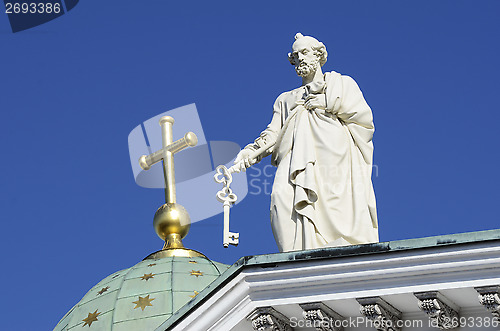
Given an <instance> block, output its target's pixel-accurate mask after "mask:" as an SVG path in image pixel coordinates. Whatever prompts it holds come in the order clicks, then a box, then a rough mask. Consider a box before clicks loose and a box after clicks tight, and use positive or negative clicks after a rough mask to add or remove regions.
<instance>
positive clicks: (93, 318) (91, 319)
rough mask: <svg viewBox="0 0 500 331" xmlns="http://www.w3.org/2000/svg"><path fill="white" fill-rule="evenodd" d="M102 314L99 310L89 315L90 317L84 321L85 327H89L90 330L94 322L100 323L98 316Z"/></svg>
mask: <svg viewBox="0 0 500 331" xmlns="http://www.w3.org/2000/svg"><path fill="white" fill-rule="evenodd" d="M100 314H101V313H99V312H97V309H96V310H95V312H93V313H89V316H87V318H84V319H83V320H82V321H84V322H85V324H83V326H85V325H88V326H89V328H90V326H91V325H92V323H93V322H95V321H98V319H97V316H99V315H100Z"/></svg>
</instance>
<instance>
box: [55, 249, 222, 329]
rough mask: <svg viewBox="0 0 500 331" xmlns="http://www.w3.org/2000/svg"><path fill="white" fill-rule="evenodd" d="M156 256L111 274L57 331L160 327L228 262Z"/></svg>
mask: <svg viewBox="0 0 500 331" xmlns="http://www.w3.org/2000/svg"><path fill="white" fill-rule="evenodd" d="M199 255H200V256H195V257H184V256H167V257H162V258H154V257H157V256H158V255H155V254H152V255H151V256H150V257H148V258H146V259H144V260H143V261H141V262H139V263H137V264H136V265H135V266H133V267H131V268H128V269H124V270H121V271H118V272H115V273H114V274H112V275H110V276H108V277H106V278H105V279H103V280H102V281H101V282H100V283H98V284H97V285H96V286H94V287H93V288H92V289H90V291H88V293H87V294H86V295H85V296H84V297H83V298H82V300H81V301H80V302H78V303H77V304H76V305H75V306H74V307H73V308H72V309H71V310H70V311H69V312H68V313H67V314H66V315H65V316H64V317H63V318H62V319H61V321H60V322H59V323H58V324H57V326H56V327H55V329H54V330H55V331H62V330H81V329H82V326H83V327H85V328H87V327H89V328H90V329H93V330H113V331H118V330H127V331H130V330H145V331H147V330H155V329H156V328H157V327H158V326H160V324H162V323H163V322H165V321H166V320H167V319H168V318H169V317H170V316H172V314H173V313H174V312H175V311H177V310H178V309H179V308H181V307H182V306H183V305H185V304H186V303H187V302H188V301H190V300H191V299H193V298H194V297H195V296H196V295H197V294H198V293H199V292H201V291H202V290H203V289H204V288H205V287H207V286H208V285H209V284H210V283H211V282H213V281H214V280H215V279H216V278H217V277H219V276H220V275H221V274H222V273H223V272H224V271H225V270H226V269H227V268H228V266H227V265H225V264H222V263H218V262H213V261H210V260H209V259H208V258H206V257H204V256H202V254H199Z"/></svg>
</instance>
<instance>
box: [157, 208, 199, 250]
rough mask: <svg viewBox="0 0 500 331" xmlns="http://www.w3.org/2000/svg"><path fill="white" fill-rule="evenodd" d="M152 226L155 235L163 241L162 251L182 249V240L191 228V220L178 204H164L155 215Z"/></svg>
mask: <svg viewBox="0 0 500 331" xmlns="http://www.w3.org/2000/svg"><path fill="white" fill-rule="evenodd" d="M153 226H154V228H155V231H156V234H158V236H159V237H160V238H161V239H163V240H164V241H165V246H164V248H163V249H170V248H183V247H184V245H183V244H182V240H181V239H182V238H184V237H185V236H186V235H187V234H188V232H189V228H190V227H191V218H190V217H189V214H188V212H187V211H186V209H185V208H184V207H183V206H181V205H180V204H178V203H165V204H164V205H162V206H161V207H160V208H158V210H157V211H156V213H155V216H154V219H153Z"/></svg>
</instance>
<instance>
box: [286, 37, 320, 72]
mask: <svg viewBox="0 0 500 331" xmlns="http://www.w3.org/2000/svg"><path fill="white" fill-rule="evenodd" d="M299 38H308V39H311V41H313V43H314V44H313V45H312V46H311V48H312V49H313V51H314V55H316V56H317V57H318V59H319V64H320V65H321V66H323V65H324V64H325V63H326V60H327V58H328V52H327V51H326V46H325V45H324V44H323V43H322V42H320V41H318V39H316V38H314V37H310V36H304V35H302V33H300V32H299V33H297V34H296V35H295V40H297V39H299ZM288 61H290V64H291V65H295V58H294V56H293V54H292V53H288Z"/></svg>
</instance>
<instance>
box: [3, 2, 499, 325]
mask: <svg viewBox="0 0 500 331" xmlns="http://www.w3.org/2000/svg"><path fill="white" fill-rule="evenodd" d="M499 13H500V2H499V1H480V2H478V1H404V2H402V1H371V0H369V1H349V2H347V1H343V2H340V1H316V2H305V1H276V2H274V1H262V2H259V1H253V2H244V4H243V2H237V1H231V2H229V1H228V2H225V3H221V2H208V1H198V2H197V1H186V2H183V4H181V2H176V3H175V4H174V3H173V2H172V1H165V0H151V1H146V2H144V1H142V2H141V1H129V0H127V1H124V0H120V1H117V0H108V1H82V2H80V4H78V5H77V6H76V7H75V8H74V9H73V10H72V11H70V12H69V13H68V14H66V15H63V16H62V17H60V18H58V19H56V20H54V21H51V22H49V23H47V24H44V25H41V26H39V27H36V28H33V29H30V30H26V31H24V32H19V33H15V34H13V33H12V32H11V31H10V27H9V23H8V20H7V17H6V15H5V14H4V13H2V14H0V45H1V55H0V56H1V57H0V59H1V66H2V71H1V80H0V84H1V85H0V110H1V123H2V129H1V130H0V144H1V158H2V162H0V170H1V171H0V174H1V182H0V188H1V189H0V194H1V197H0V210H1V214H0V215H1V219H2V231H1V233H2V234H1V236H2V240H1V241H0V251H1V254H2V264H3V266H2V272H1V273H0V280H1V284H2V298H3V299H2V300H1V301H0V307H1V311H2V315H3V316H4V317H3V318H2V325H1V326H0V328H2V329H4V330H30V331H31V330H50V329H52V328H53V327H54V326H55V324H56V323H57V322H58V321H59V319H60V318H61V317H62V316H63V315H64V314H65V313H66V312H67V311H68V310H69V309H70V308H71V307H72V306H73V305H74V304H75V303H76V302H77V301H78V300H80V298H81V297H83V295H84V294H85V293H86V291H87V290H89V289H90V288H91V287H92V286H93V285H95V284H96V283H97V282H98V281H100V280H101V279H102V278H104V277H105V276H107V275H109V274H111V273H113V272H114V271H117V270H120V269H124V268H128V267H130V266H132V265H134V264H135V263H137V262H139V261H140V260H141V259H142V258H143V257H145V256H146V255H148V254H149V253H151V252H153V251H156V250H158V249H160V248H161V246H162V242H161V241H160V239H158V237H157V236H156V234H155V233H154V230H153V228H152V218H153V215H154V212H155V211H156V208H157V207H159V206H160V205H161V204H162V203H163V200H162V199H163V192H162V191H161V190H152V189H149V190H148V189H143V188H141V187H139V186H137V185H136V184H135V183H134V178H133V175H132V170H131V166H130V162H129V156H128V147H127V136H128V133H129V132H130V131H131V130H132V129H133V128H134V127H135V126H137V125H138V124H140V123H141V122H143V121H144V120H146V119H148V118H150V117H153V116H155V115H157V114H159V113H161V112H164V111H167V110H170V109H173V108H176V107H179V106H183V105H186V104H190V103H196V105H197V107H198V111H199V113H200V117H201V122H202V124H203V127H204V130H205V135H206V138H207V140H230V141H235V142H237V143H238V144H240V145H241V146H244V145H245V144H247V143H248V142H250V141H251V140H253V139H254V138H255V137H256V136H257V135H258V134H259V133H260V131H261V130H262V129H264V128H265V126H266V125H267V124H268V122H269V120H270V118H271V112H272V108H271V107H272V104H273V102H274V99H275V98H276V97H277V96H278V95H279V94H280V93H281V92H283V91H285V90H290V89H292V88H295V87H297V86H298V85H299V84H300V79H299V78H298V77H296V75H295V73H294V70H293V68H292V66H290V64H289V63H288V61H287V58H286V54H287V52H288V51H289V49H290V46H291V43H292V41H293V36H294V34H295V33H296V32H299V31H300V32H302V33H303V34H305V35H313V36H316V37H317V38H318V39H319V40H321V41H323V42H324V43H325V45H326V46H327V48H328V51H329V55H330V56H329V58H328V62H327V64H326V65H325V67H324V69H325V70H335V71H338V72H340V73H343V74H347V75H350V76H352V77H353V78H354V79H355V80H356V81H357V82H358V84H359V86H360V87H361V90H362V91H363V93H364V95H365V98H366V100H367V102H368V104H369V105H370V106H371V107H372V110H373V113H374V118H375V126H376V133H375V138H374V143H375V164H376V166H377V168H378V176H377V177H374V178H373V181H374V186H375V193H376V196H377V203H378V216H379V223H380V238H381V240H382V241H387V240H396V239H405V238H418V237H424V236H432V235H440V234H449V233H458V232H468V231H478V230H486V229H494V228H498V227H499V217H498V209H497V208H498V205H499V201H500V190H499V189H498V186H499V183H500V173H499V171H498V163H499V161H500V155H499V153H498V150H499V148H498V135H499V127H500V126H499V123H500V107H499V106H498V94H499V92H498V91H499V90H500V82H499V74H500V63H499V60H498V58H499V51H500V44H499V40H500V38H499V37H500V20H499V19H498V15H499ZM263 166H264V165H260V166H259V167H261V168H262V167H263ZM253 171H256V170H253ZM260 185H264V184H263V183H261V184H260ZM262 188H264V187H263V186H262ZM214 194H215V192H214ZM231 213H232V222H233V223H232V230H234V231H239V232H240V235H241V244H240V246H239V247H237V248H234V247H231V248H229V249H223V248H222V245H221V231H222V215H218V216H216V217H212V218H210V219H207V220H205V221H202V222H198V223H196V224H194V225H193V226H192V228H191V232H190V234H189V235H188V237H187V238H186V240H185V245H186V246H188V247H190V248H193V249H196V250H199V251H202V252H203V253H205V254H206V255H207V256H208V257H209V258H211V259H213V260H217V261H220V262H224V263H228V264H232V263H234V262H235V261H236V260H237V259H238V258H239V257H241V256H245V255H255V254H265V253H273V252H276V251H277V248H276V245H275V243H274V239H273V237H272V234H271V228H270V224H269V196H268V195H266V194H260V195H249V196H248V197H247V198H245V200H244V201H242V202H241V204H239V205H238V206H236V207H235V208H233V209H232V212H231Z"/></svg>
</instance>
